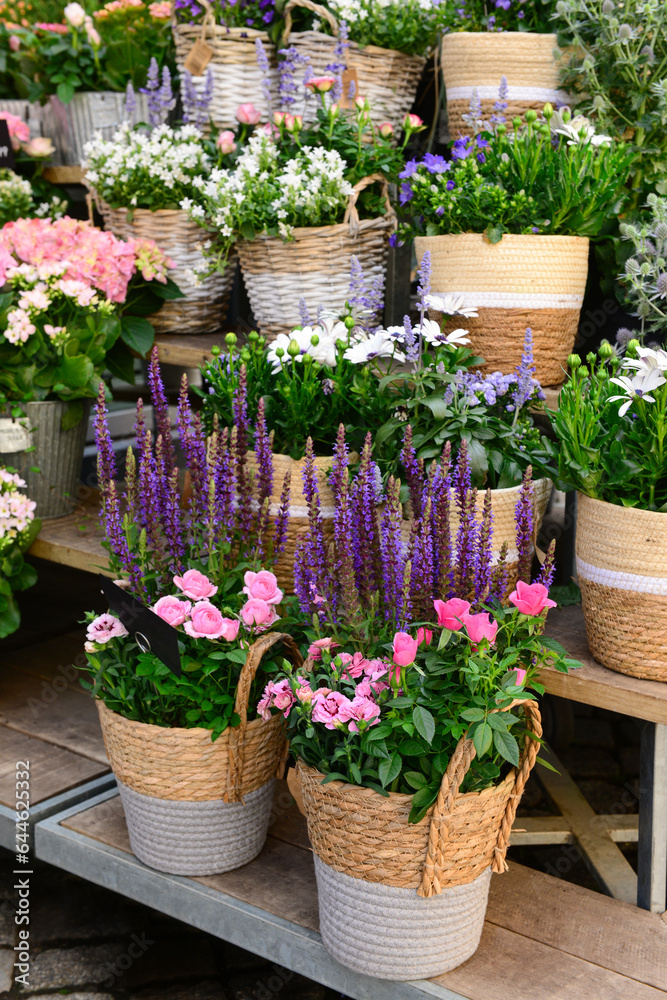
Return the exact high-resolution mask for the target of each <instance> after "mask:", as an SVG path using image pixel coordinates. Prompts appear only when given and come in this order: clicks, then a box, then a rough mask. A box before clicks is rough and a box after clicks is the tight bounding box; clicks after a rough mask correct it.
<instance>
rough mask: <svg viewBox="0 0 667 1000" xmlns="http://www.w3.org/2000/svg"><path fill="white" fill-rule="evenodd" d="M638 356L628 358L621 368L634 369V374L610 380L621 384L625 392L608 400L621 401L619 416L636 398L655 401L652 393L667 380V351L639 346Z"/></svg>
mask: <svg viewBox="0 0 667 1000" xmlns="http://www.w3.org/2000/svg"><path fill="white" fill-rule="evenodd" d="M637 354H638V358H636V359H633V358H626V359H625V361H624V362H623V365H622V368H621V370H623V369H625V370H626V371H632V370H633V369H634V374H633V375H631V376H629V375H618V376H617V378H612V379H610V380H609V381H610V382H613V383H614V385H618V386H620V388H621V389H622V390H623V394H622V395H619V396H610V397H609V399H608V402H610V403H613V402H618V401H621V406H620V407H619V411H618V413H619V416H621V417H623V416H625V414H626V413H627V412H628V410H629V409H630V407H631V406H632V403H633V401H634V400H635V399H643V400H644V402H645V403H655V396H652V395H651V393H652V392H653V391H654V390H655V389H659V388H660V386H661V385H664V384H665V382H667V378H666V377H665V375H666V374H667V351H663V350H657V351H654V350H651V348H650V347H638V348H637Z"/></svg>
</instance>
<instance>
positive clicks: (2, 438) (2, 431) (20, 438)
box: [0, 417, 32, 455]
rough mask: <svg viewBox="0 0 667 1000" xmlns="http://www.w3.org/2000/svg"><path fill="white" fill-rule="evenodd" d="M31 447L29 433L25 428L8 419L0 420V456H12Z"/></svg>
mask: <svg viewBox="0 0 667 1000" xmlns="http://www.w3.org/2000/svg"><path fill="white" fill-rule="evenodd" d="M31 445H32V441H31V439H30V431H29V430H28V429H27V428H26V427H24V426H23V425H22V424H20V423H18V422H17V421H15V420H10V419H9V417H5V418H3V419H1V420H0V455H13V454H14V453H15V452H17V451H25V450H26V448H30V446H31Z"/></svg>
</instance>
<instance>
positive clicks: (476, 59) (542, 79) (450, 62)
mask: <svg viewBox="0 0 667 1000" xmlns="http://www.w3.org/2000/svg"><path fill="white" fill-rule="evenodd" d="M557 48H558V39H557V37H556V35H551V34H545V35H542V34H537V33H534V32H529V31H502V32H491V33H488V34H487V33H485V32H472V31H457V32H451V33H449V34H447V35H444V37H443V39H442V42H441V48H440V54H441V60H442V73H443V77H444V80H445V88H446V91H447V115H448V118H449V132H450V135H451V136H453V137H456V136H458V135H459V134H462V135H471V134H472V129H471V128H470V126H469V125H468V124H467V122H465V121H464V120H463V117H462V116H463V115H464V114H468V111H469V107H470V97H471V96H472V90H473V88H477V89H478V92H479V96H480V101H481V105H482V117H483V118H484V119H485V120H486V121H488V120H489V118H490V116H491V115H492V114H493V111H494V104H495V102H496V100H497V91H498V87H499V85H500V80H501V77H503V76H505V77H506V78H507V82H508V84H509V86H510V95H509V99H508V102H507V109H506V110H505V111H503V114H504V115H505V118H506V121H507V124H508V125H510V126H511V122H512V119H513V118H516V117H517V116H518V117H523V115H524V114H525V113H526V111H528V110H529V108H533V109H534V110H535V111H541V110H542V109H543V107H544V105H545V104H546V102H547V101H551V102H552V103H554V102H555V101H557V100H560V101H564V100H565V98H566V97H567V95H566V94H565V93H564V92H563V91H561V90H560V87H559V84H560V72H559V63H558V61H557V60H556V59H555V58H554V50H555V49H557ZM464 88H465V90H466V91H468V92H467V93H466V94H465V95H462V94H461V93H460V90H461V89H464ZM482 88H492V90H493V96H491V95H490V94H489V95H488V96H487V95H486V94H485V91H484V90H482ZM513 88H517V89H518V90H519V96H516V97H513V96H512V89H513ZM515 92H516V91H515ZM455 94H456V96H454V95H455Z"/></svg>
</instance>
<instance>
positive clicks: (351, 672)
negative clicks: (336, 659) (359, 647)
mask: <svg viewBox="0 0 667 1000" xmlns="http://www.w3.org/2000/svg"><path fill="white" fill-rule="evenodd" d="M340 660H341V663H342V664H343V665H344V667H345V670H344V671H343V675H342V676H343V677H345V678H350V677H353V678H354V679H355V680H356V678H357V677H361V675H362V674H363V673H365V671H366V666H367V664H368V660H367V659H366V657H365V656H364V654H363V653H359V652H357V653H355V654H354V655H352V654H351V653H341V654H340Z"/></svg>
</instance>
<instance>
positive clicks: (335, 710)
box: [312, 688, 352, 729]
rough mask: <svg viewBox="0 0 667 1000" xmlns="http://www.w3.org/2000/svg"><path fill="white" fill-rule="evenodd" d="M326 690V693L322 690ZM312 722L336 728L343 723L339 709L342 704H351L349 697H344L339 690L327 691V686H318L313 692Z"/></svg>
mask: <svg viewBox="0 0 667 1000" xmlns="http://www.w3.org/2000/svg"><path fill="white" fill-rule="evenodd" d="M325 691H326V692H327V693H326V694H325V693H324V692H325ZM312 704H313V714H312V719H313V722H321V723H322V724H323V725H324V727H325V728H326V729H336V728H337V727H339V726H342V725H343V724H344V723H345V719H343V718H342V717H341V714H340V711H341V708H342V706H343V705H351V704H352V703H351V701H350V699H349V698H346V697H345V695H344V694H341V693H340V691H329V690H328V688H319V689H318V690H317V691H314V692H313V701H312Z"/></svg>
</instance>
